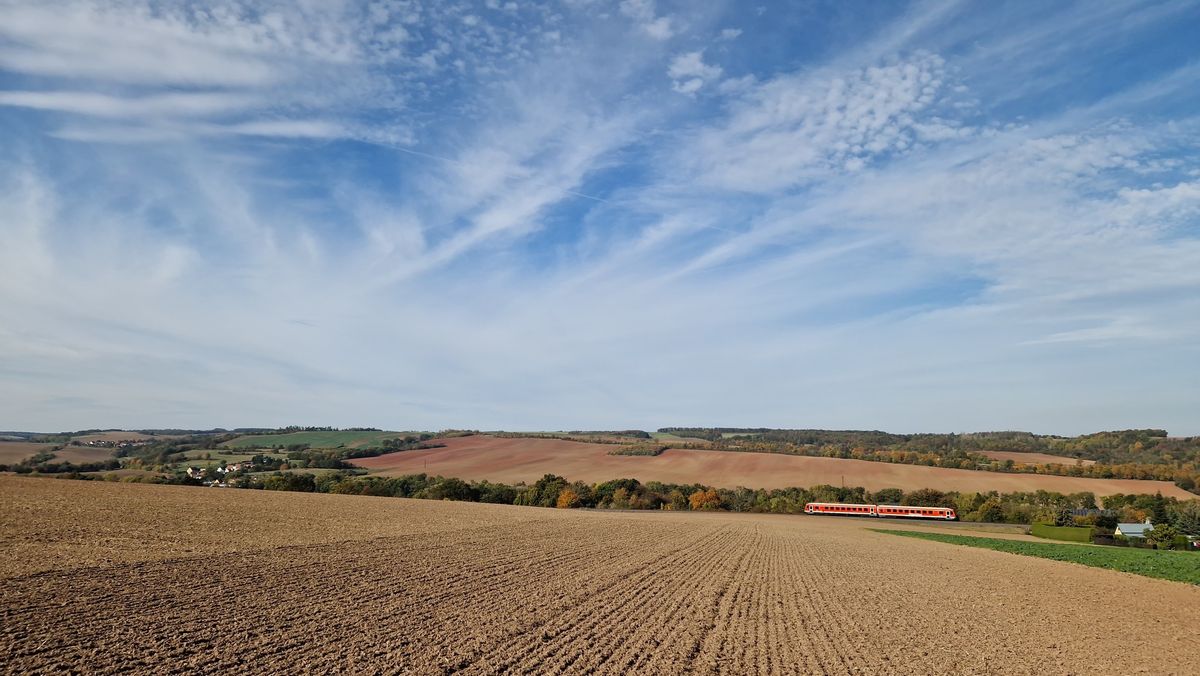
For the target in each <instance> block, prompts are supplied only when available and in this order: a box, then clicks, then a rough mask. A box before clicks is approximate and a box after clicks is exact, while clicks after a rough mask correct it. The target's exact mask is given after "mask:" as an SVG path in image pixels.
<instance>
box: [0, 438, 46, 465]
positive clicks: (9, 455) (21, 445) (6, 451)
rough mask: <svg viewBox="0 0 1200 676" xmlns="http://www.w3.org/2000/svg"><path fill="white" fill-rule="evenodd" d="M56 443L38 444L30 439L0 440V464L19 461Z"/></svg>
mask: <svg viewBox="0 0 1200 676" xmlns="http://www.w3.org/2000/svg"><path fill="white" fill-rule="evenodd" d="M55 446H57V444H39V443H34V442H30V441H0V464H6V465H7V464H10V463H17V462H21V461H22V460H24V459H26V458H31V457H33V456H34V455H37V454H38V453H40V452H42V451H49V450H51V449H53V448H54V447H55Z"/></svg>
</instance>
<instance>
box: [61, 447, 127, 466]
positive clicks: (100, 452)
mask: <svg viewBox="0 0 1200 676" xmlns="http://www.w3.org/2000/svg"><path fill="white" fill-rule="evenodd" d="M116 450H117V449H115V448H105V447H103V446H100V447H95V446H63V447H62V448H61V449H60V450H57V451H55V452H54V459H53V460H51V461H50V462H73V463H75V464H77V465H78V464H79V463H82V462H101V461H104V460H111V459H112V457H113V453H115V452H116Z"/></svg>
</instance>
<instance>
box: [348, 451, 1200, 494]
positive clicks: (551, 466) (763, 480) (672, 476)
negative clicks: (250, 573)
mask: <svg viewBox="0 0 1200 676" xmlns="http://www.w3.org/2000/svg"><path fill="white" fill-rule="evenodd" d="M438 443H439V444H442V446H441V447H439V448H430V449H423V450H414V451H400V452H398V453H388V454H387V455H381V456H377V457H374V458H361V459H357V460H352V461H351V462H353V463H354V464H355V465H358V466H360V467H365V468H367V469H370V470H372V471H373V472H378V473H380V474H383V475H385V476H398V475H402V474H420V473H427V474H440V475H442V476H447V477H457V478H459V479H475V480H484V479H486V480H489V481H499V482H502V483H516V482H520V481H524V482H533V481H536V480H537V479H540V478H541V477H542V475H544V474H557V475H560V476H564V477H566V478H567V479H569V480H571V481H585V482H588V483H595V482H598V481H608V480H610V479H624V478H631V479H638V480H639V481H643V482H645V481H662V482H664V483H679V484H691V483H700V484H705V485H708V486H719V487H723V488H736V487H738V486H748V487H750V488H788V487H791V486H799V487H802V488H807V487H810V486H816V485H818V484H830V485H833V486H843V485H844V486H862V487H864V488H866V489H867V490H871V491H877V490H880V489H882V488H902V489H904V490H906V491H912V490H917V489H920V488H936V489H938V490H943V491H951V490H953V491H964V492H965V491H976V492H986V491H1000V492H1001V493H1012V492H1016V491H1028V492H1033V491H1038V490H1045V491H1056V492H1059V493H1079V492H1083V491H1091V492H1092V493H1094V494H1095V495H1096V496H1097V497H1102V496H1105V495H1113V494H1115V493H1146V494H1150V495H1153V494H1155V493H1162V494H1163V495H1167V496H1175V497H1176V498H1179V499H1180V500H1188V499H1192V498H1195V497H1196V496H1195V495H1193V494H1192V493H1188V492H1187V491H1185V490H1183V489H1182V488H1180V487H1178V486H1176V485H1175V484H1173V483H1171V482H1170V481H1139V480H1136V479H1086V478H1082V477H1070V476H1053V475H1049V474H1009V473H1002V472H984V471H974V470H969V469H947V468H944V467H925V466H922V465H900V464H892V463H887V462H869V461H866V460H843V459H841V458H812V457H807V456H799V455H785V454H782V453H743V452H737V451H705V450H692V449H680V448H669V449H667V450H665V451H663V452H662V453H660V454H659V455H657V456H632V455H610V453H611V452H612V451H613V449H614V448H618V447H617V446H614V445H612V444H589V443H581V442H577V441H565V440H562V439H531V438H500V437H490V436H486V435H474V436H469V437H456V438H452V439H439V440H438Z"/></svg>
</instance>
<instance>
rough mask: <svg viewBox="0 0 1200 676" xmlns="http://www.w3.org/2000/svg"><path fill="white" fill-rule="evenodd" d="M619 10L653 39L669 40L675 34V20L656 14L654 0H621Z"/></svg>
mask: <svg viewBox="0 0 1200 676" xmlns="http://www.w3.org/2000/svg"><path fill="white" fill-rule="evenodd" d="M620 10H621V14H623V15H625V16H627V17H629V18H630V19H633V20H634V22H636V23H637V25H638V27H639V28H641V29H642V31H644V32H645V33H646V34H647V35H649V36H650V37H652V38H654V39H655V40H669V39H670V38H672V37H673V36H674V35H675V20H674V19H673V18H672V17H670V16H667V15H664V16H658V12H657V7H656V3H655V1H654V0H621V4H620Z"/></svg>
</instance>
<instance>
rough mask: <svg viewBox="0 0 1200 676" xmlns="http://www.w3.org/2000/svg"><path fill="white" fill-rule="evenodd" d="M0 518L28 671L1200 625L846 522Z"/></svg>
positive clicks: (801, 668)
mask: <svg viewBox="0 0 1200 676" xmlns="http://www.w3.org/2000/svg"><path fill="white" fill-rule="evenodd" d="M84 504H86V505H87V506H86V507H84V506H82V505H84ZM118 515H119V516H120V519H121V521H122V522H123V524H122V525H120V526H118V525H115V524H114V523H113V522H114V517H116V516H118ZM0 524H2V526H0V528H2V529H3V533H2V535H3V537H4V540H5V542H6V543H11V545H12V546H6V547H5V548H4V549H3V550H2V551H0V574H2V575H3V576H4V583H5V589H6V593H5V596H4V601H3V608H2V614H0V617H2V622H0V627H2V629H0V651H3V654H5V656H6V662H7V665H6V666H7V668H8V669H11V670H13V671H18V672H31V671H37V670H42V671H70V670H86V671H100V672H104V671H115V670H118V669H125V670H129V669H133V670H141V671H166V670H176V671H189V672H192V671H200V672H212V671H218V670H219V671H225V672H252V671H261V670H263V668H264V666H266V665H270V667H271V668H272V669H279V670H296V671H299V670H306V671H319V672H327V671H334V670H341V671H356V672H363V671H376V670H384V671H391V670H398V671H408V672H414V673H444V672H446V671H448V670H461V671H465V672H467V673H496V672H501V671H506V670H511V671H529V672H545V671H565V670H570V671H589V670H592V671H596V672H601V673H618V672H619V673H629V672H638V673H679V672H688V673H697V672H699V673H714V672H726V673H767V672H789V671H790V672H801V673H950V672H959V673H962V672H993V673H1013V672H1022V673H1028V672H1032V671H1040V672H1058V673H1062V672H1082V673H1131V672H1134V671H1137V670H1148V671H1153V672H1175V673H1182V672H1184V671H1187V670H1188V669H1189V663H1188V660H1190V659H1191V658H1192V656H1191V655H1190V653H1189V652H1188V651H1187V650H1185V649H1184V646H1185V641H1186V639H1187V638H1188V637H1189V636H1190V631H1191V628H1193V627H1195V626H1197V625H1198V624H1200V588H1196V587H1194V586H1190V585H1184V584H1180V583H1176V582H1166V581H1160V580H1151V579H1146V578H1141V577H1135V576H1130V575H1127V574H1123V573H1118V572H1114V571H1108V570H1097V569H1090V568H1083V567H1080V566H1076V565H1073V564H1070V563H1062V562H1058V561H1047V560H1043V559H1038V558H1033V557H1020V556H1013V555H1011V554H1006V553H1002V552H996V551H990V550H985V549H975V548H968V547H951V546H947V545H944V544H942V543H938V542H928V541H925V540H921V539H911V538H898V537H895V536H894V535H888V534H882V533H875V532H872V531H870V530H868V528H869V525H870V522H867V523H861V522H859V521H857V520H847V521H840V520H836V519H822V518H821V517H784V516H768V515H734V514H713V513H670V512H660V513H649V514H645V513H602V512H579V511H567V510H550V509H537V508H515V507H505V506H493V505H478V504H463V503H441V502H433V501H427V502H421V501H410V500H399V499H372V498H361V497H349V496H335V495H303V494H296V493H262V492H255V491H218V490H213V491H210V490H201V489H189V488H183V487H169V486H146V485H128V484H94V483H85V482H71V481H53V480H37V479H20V478H11V477H0ZM881 551H886V552H887V555H886V556H880V552H881ZM931 571H936V574H937V583H936V585H934V584H931V580H930V572H931ZM1117 598H1120V599H1125V601H1123V602H1121V603H1113V602H1112V599H1117ZM1067 608H1069V609H1070V611H1069V617H1067V616H1064V615H1063V614H1062V613H1063V611H1064V609H1067ZM982 618H986V620H984V619H982ZM1071 618H1088V620H1087V622H1086V623H1078V622H1069V621H1067V620H1069V619H1071ZM981 622H986V625H987V627H988V630H987V631H980V630H979V628H980V626H981ZM1113 636H1119V637H1121V646H1122V647H1121V649H1120V650H1110V649H1108V647H1109V646H1111V644H1112V641H1111V637H1113Z"/></svg>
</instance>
